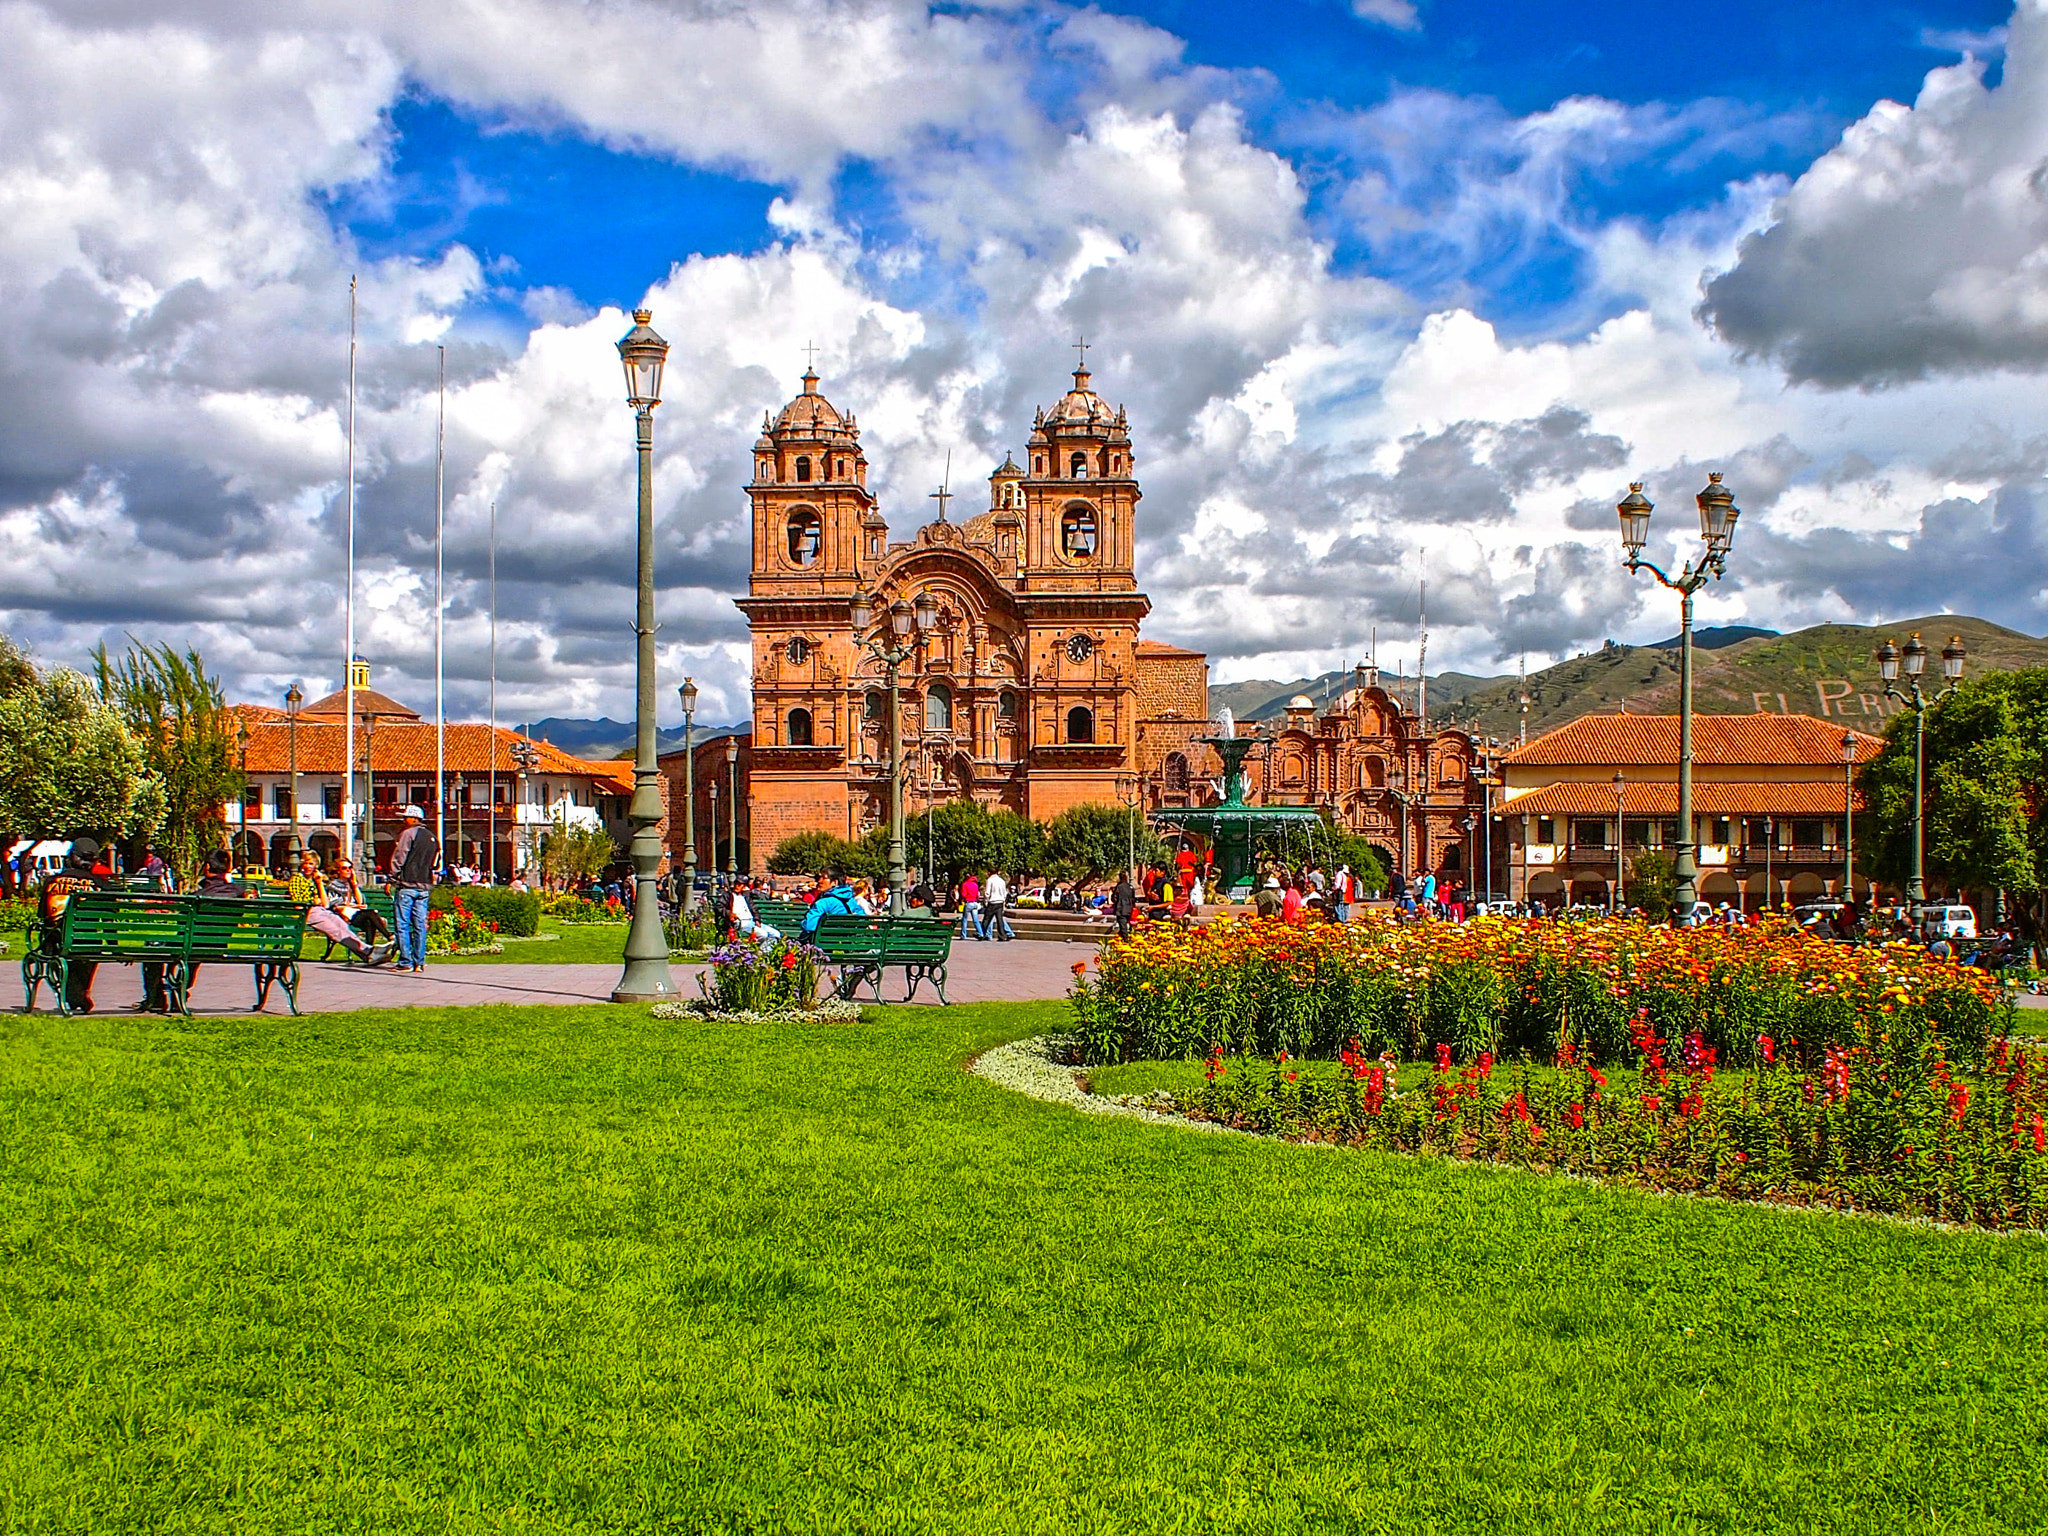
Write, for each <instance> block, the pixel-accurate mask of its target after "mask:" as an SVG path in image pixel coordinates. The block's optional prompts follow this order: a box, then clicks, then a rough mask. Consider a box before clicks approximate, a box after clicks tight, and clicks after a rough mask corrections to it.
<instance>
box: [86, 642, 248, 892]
mask: <svg viewBox="0 0 2048 1536" xmlns="http://www.w3.org/2000/svg"><path fill="white" fill-rule="evenodd" d="M93 666H94V671H95V674H96V676H97V678H98V682H99V695H100V700H101V702H102V703H104V704H106V705H108V706H110V707H111V708H113V709H116V710H118V711H119V712H120V715H121V718H122V719H123V720H124V721H125V722H126V723H127V726H128V729H129V731H130V732H132V733H133V734H134V736H135V737H136V738H137V739H138V740H139V741H140V742H141V743H142V748H143V753H144V761H145V763H146V765H147V767H148V771H149V774H150V777H151V778H152V779H154V780H155V781H156V783H157V784H158V785H159V786H160V789H161V793H162V797H163V815H162V820H161V823H160V825H159V827H158V829H157V832H156V837H157V841H158V843H159V844H160V845H161V846H162V847H163V849H164V852H165V854H166V855H167V856H168V858H169V859H170V862H171V864H172V867H173V868H175V869H176V870H177V871H178V873H179V875H180V877H181V878H183V879H185V880H187V881H189V880H191V879H193V878H194V877H195V875H196V872H197V869H198V866H199V860H200V857H201V855H202V854H204V853H206V852H209V851H211V850H212V849H214V848H218V847H221V846H222V845H223V844H224V843H225V842H226V841H227V824H226V819H225V816H224V814H223V809H222V808H223V807H224V806H225V805H226V803H227V802H228V800H230V799H233V798H238V797H239V796H240V795H241V794H242V791H243V786H244V783H245V778H244V775H243V773H242V770H241V765H240V764H239V762H238V761H237V751H236V741H235V736H236V721H235V716H234V713H233V711H231V710H230V709H229V708H228V706H227V699H226V697H225V696H224V695H223V694H222V692H221V687H220V680H219V679H218V678H213V677H209V676H207V675H206V666H205V663H203V662H202V661H201V660H200V659H199V653H198V652H197V651H193V650H188V651H186V652H185V653H184V654H183V655H182V656H181V655H179V654H178V652H177V651H175V650H173V649H172V648H171V647H170V646H169V645H165V646H162V647H160V648H152V647H150V646H146V645H142V644H140V643H138V642H137V641H136V640H135V639H134V637H133V636H130V637H129V642H128V654H127V655H125V656H123V657H122V658H121V659H120V660H119V661H115V660H112V659H111V658H110V657H109V656H108V655H107V648H106V646H105V644H101V645H100V646H99V648H98V649H97V650H95V651H94V652H93Z"/></svg>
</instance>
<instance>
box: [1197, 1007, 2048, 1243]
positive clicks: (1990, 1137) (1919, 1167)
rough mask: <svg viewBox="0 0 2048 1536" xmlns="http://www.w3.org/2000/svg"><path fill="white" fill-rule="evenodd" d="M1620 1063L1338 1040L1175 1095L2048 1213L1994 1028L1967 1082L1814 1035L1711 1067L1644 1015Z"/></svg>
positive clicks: (1237, 1115) (2027, 1070) (2025, 1063)
mask: <svg viewBox="0 0 2048 1536" xmlns="http://www.w3.org/2000/svg"><path fill="white" fill-rule="evenodd" d="M1634 1023H1635V1032H1636V1039H1635V1044H1636V1046H1637V1048H1638V1049H1637V1054H1636V1060H1635V1065H1634V1067H1633V1069H1624V1068H1622V1067H1620V1066H1615V1067H1614V1068H1613V1069H1612V1071H1611V1072H1609V1071H1605V1070H1602V1068H1600V1067H1599V1066H1597V1065H1596V1064H1594V1063H1593V1062H1592V1061H1590V1060H1589V1059H1587V1058H1586V1057H1585V1056H1584V1055H1582V1054H1580V1053H1578V1052H1576V1051H1571V1050H1567V1051H1565V1052H1563V1053H1561V1054H1560V1056H1559V1057H1558V1059H1557V1061H1556V1063H1555V1067H1556V1070H1554V1071H1550V1072H1544V1073H1540V1074H1539V1073H1535V1072H1532V1071H1531V1070H1530V1069H1529V1067H1528V1066H1526V1065H1523V1066H1521V1067H1519V1068H1516V1069H1514V1070H1512V1071H1509V1070H1504V1069H1501V1068H1498V1067H1497V1066H1496V1064H1495V1062H1494V1059H1493V1057H1492V1056H1491V1055H1490V1054H1487V1053H1482V1054H1481V1055H1480V1056H1479V1058H1478V1059H1477V1060H1475V1061H1472V1062H1469V1063H1467V1064H1465V1065H1464V1066H1463V1067H1458V1066H1456V1065H1455V1064H1454V1063H1453V1061H1452V1059H1451V1054H1452V1053H1451V1049H1450V1047H1449V1046H1443V1047H1440V1048H1439V1050H1438V1053H1437V1057H1436V1062H1435V1069H1434V1070H1433V1071H1432V1072H1431V1074H1430V1077H1429V1080H1428V1081H1427V1083H1425V1084H1424V1085H1423V1086H1422V1087H1419V1088H1413V1089H1410V1090H1409V1091H1408V1092H1406V1093H1402V1092H1398V1091H1396V1089H1395V1086H1394V1081H1395V1077H1394V1068H1395V1065H1396V1064H1395V1062H1394V1060H1393V1058H1392V1056H1391V1055H1388V1056H1385V1057H1381V1058H1377V1059H1375V1058H1373V1057H1369V1056H1366V1055H1364V1054H1362V1053H1360V1052H1357V1051H1353V1050H1350V1049H1348V1048H1347V1049H1346V1050H1345V1051H1344V1053H1343V1055H1342V1058H1341V1059H1342V1062H1343V1066H1344V1069H1345V1070H1343V1071H1341V1072H1339V1073H1338V1074H1337V1075H1335V1076H1328V1075H1318V1074H1308V1073H1303V1072H1301V1071H1300V1070H1298V1067H1297V1065H1296V1064H1294V1063H1292V1062H1291V1061H1290V1059H1289V1058H1288V1057H1287V1055H1286V1054H1285V1053H1284V1052H1283V1053H1281V1055H1279V1056H1278V1057H1276V1058H1275V1060H1274V1062H1273V1064H1272V1065H1271V1066H1265V1065H1263V1064H1258V1065H1240V1066H1239V1067H1238V1068H1237V1070H1235V1071H1232V1070H1230V1069H1228V1068H1226V1067H1225V1066H1224V1065H1223V1064H1222V1062H1221V1061H1220V1059H1218V1058H1215V1057H1212V1058H1211V1059H1210V1068H1209V1073H1208V1079H1209V1080H1208V1082H1207V1083H1206V1084H1205V1085H1204V1086H1203V1087H1201V1088H1198V1089H1196V1090H1194V1091H1193V1092H1191V1093H1183V1094H1178V1095H1174V1096H1173V1097H1172V1106H1171V1107H1172V1108H1173V1109H1174V1110H1176V1111H1178V1112H1179V1113H1181V1114H1185V1115H1189V1116H1192V1117H1195V1118H1197V1119H1203V1120H1213V1121H1216V1122H1217V1123H1219V1124H1223V1125H1229V1126H1233V1127H1236V1128H1239V1129H1243V1130H1255V1131H1265V1132H1270V1133H1274V1134H1278V1135H1281V1136H1286V1137H1290V1138H1294V1139H1299V1140H1310V1141H1331V1142H1339V1143H1344V1144H1350V1145H1357V1146H1367V1147H1381V1148H1385V1149H1387V1150H1389V1151H1397V1152H1426V1153H1438V1154H1444V1155H1449V1156H1455V1157H1464V1158H1472V1159H1476V1160H1481V1161H1489V1162H1509V1163H1519V1164H1523V1165H1525V1166H1528V1167H1532V1168H1539V1169H1553V1170H1557V1171H1562V1172H1570V1173H1577V1174H1584V1175H1588V1176H1592V1177H1597V1178H1602V1179H1609V1180H1614V1181H1618V1182H1622V1183H1631V1184H1641V1185H1646V1186H1648V1187H1650V1188H1654V1189H1663V1190H1673V1191H1684V1192H1697V1193H1706V1194H1718V1195H1725V1196H1729V1197H1732V1198H1736V1199H1753V1200H1776V1201H1785V1202H1788V1203H1798V1204H1817V1205H1830V1206H1840V1207H1845V1208H1853V1209H1859V1210H1876V1211H1891V1212H1896V1213H1899V1214H1902V1215H1912V1216H1926V1217H1932V1218H1935V1219H1939V1220H1944V1221H1958V1222H1974V1223H1977V1224H1980V1225H1984V1226H1992V1227H2031V1228H2038V1227H2041V1226H2043V1225H2048V1134H2044V1128H2043V1115H2044V1111H2048V1052H2032V1053H2030V1052H2028V1051H2025V1050H2022V1049H2018V1048H2015V1047H2013V1046H2011V1045H2009V1044H2007V1043H2006V1042H2004V1041H1999V1042H1997V1043H1996V1044H1994V1046H1993V1047H1992V1050H1991V1054H1990V1057H1989V1058H1988V1060H1987V1061H1986V1062H1985V1071H1984V1073H1983V1074H1981V1075H1980V1076H1977V1077H1975V1078H1971V1077H1966V1076H1965V1075H1963V1074H1959V1073H1957V1072H1956V1071H1955V1070H1954V1069H1953V1068H1951V1067H1950V1065H1949V1063H1948V1061H1947V1060H1946V1058H1945V1057H1944V1056H1943V1054H1942V1052H1941V1050H1940V1047H1939V1045H1938V1044H1937V1043H1936V1042H1934V1041H1931V1040H1922V1041H1920V1042H1918V1043H1917V1044H1910V1045H1909V1044H1905V1043H1903V1042H1900V1041H1896V1040H1893V1039H1891V1038H1890V1037H1889V1036H1886V1037H1883V1040H1882V1044H1881V1045H1880V1046H1879V1047H1878V1048H1875V1049H1873V1048H1867V1047H1863V1046H1840V1045H1831V1046H1829V1047H1827V1049H1826V1050H1825V1052H1824V1053H1823V1054H1822V1056H1821V1058H1820V1060H1819V1061H1818V1063H1816V1064H1813V1065H1810V1066H1809V1065H1802V1064H1799V1063H1795V1062H1790V1061H1786V1060H1784V1059H1782V1058H1780V1056H1779V1055H1778V1052H1777V1050H1776V1042H1775V1041H1773V1040H1771V1039H1770V1038H1769V1037H1768V1036H1767V1037H1765V1038H1764V1039H1763V1040H1762V1041H1760V1042H1759V1047H1758V1051H1759V1057H1760V1065H1759V1066H1758V1067H1756V1068H1755V1069H1754V1070H1751V1071H1747V1072H1739V1073H1734V1074H1725V1075H1724V1074H1721V1073H1720V1070H1719V1069H1720V1061H1719V1052H1717V1051H1716V1050H1715V1048H1714V1047H1713V1046H1711V1045H1708V1044H1706V1042H1705V1041H1703V1040H1702V1039H1701V1038H1700V1037H1699V1036H1698V1035H1696V1034H1695V1035H1689V1036H1687V1037H1686V1038H1685V1040H1684V1041H1683V1042H1681V1044H1680V1046H1679V1048H1678V1050H1677V1052H1676V1053H1674V1054H1667V1053H1666V1051H1665V1049H1664V1043H1663V1041H1661V1040H1660V1039H1659V1038H1658V1037H1657V1034H1656V1031H1655V1029H1654V1027H1653V1026H1652V1025H1651V1024H1650V1022H1649V1019H1648V1017H1647V1015H1646V1014H1639V1015H1638V1016H1637V1018H1636V1020H1635V1021H1634Z"/></svg>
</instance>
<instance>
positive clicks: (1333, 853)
mask: <svg viewBox="0 0 2048 1536" xmlns="http://www.w3.org/2000/svg"><path fill="white" fill-rule="evenodd" d="M1252 851H1253V853H1254V855H1255V856H1256V858H1257V860H1258V862H1259V863H1261V864H1262V865H1263V864H1267V863H1275V864H1285V865H1287V866H1289V867H1290V868H1295V869H1300V868H1304V867H1306V866H1307V865H1309V864H1311V863H1315V864H1320V865H1322V866H1323V868H1324V869H1325V870H1326V871H1328V872H1330V873H1335V872H1336V870H1337V869H1338V868H1339V867H1340V866H1342V867H1348V868H1349V869H1350V871H1351V872H1352V873H1353V874H1354V875H1356V876H1358V883H1359V885H1360V886H1361V887H1363V888H1364V889H1365V890H1366V891H1368V892H1371V893H1373V894H1377V893H1379V892H1381V891H1384V890H1385V889H1386V888H1387V866H1386V864H1385V863H1384V862H1383V861H1382V860H1381V858H1380V855H1379V850H1378V849H1376V848H1374V847H1373V845H1372V843H1371V842H1370V841H1369V840H1368V839H1366V838H1363V837H1359V836H1357V835H1355V834H1354V833H1352V832H1350V831H1348V830H1347V829H1345V828H1343V827H1340V826H1337V825H1336V824H1334V823H1332V822H1329V821H1321V822H1316V823H1313V824H1303V823H1294V822H1290V823H1288V824H1286V825H1285V826H1282V827H1275V828H1271V829H1269V830H1267V831H1264V832H1261V833H1260V834H1259V835H1258V841H1257V844H1256V845H1255V847H1254V848H1253V850H1252Z"/></svg>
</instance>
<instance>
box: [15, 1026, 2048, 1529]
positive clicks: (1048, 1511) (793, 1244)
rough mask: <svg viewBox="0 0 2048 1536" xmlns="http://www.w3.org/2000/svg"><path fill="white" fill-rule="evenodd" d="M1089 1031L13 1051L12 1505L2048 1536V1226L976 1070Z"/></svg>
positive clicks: (216, 1515)
mask: <svg viewBox="0 0 2048 1536" xmlns="http://www.w3.org/2000/svg"><path fill="white" fill-rule="evenodd" d="M1063 1016H1064V1005H1062V1004H1059V1003H1049V1004H1037V1005H1030V1006H983V1007H956V1008H953V1009H950V1010H945V1011H940V1010H937V1009H894V1010H889V1011H886V1012H884V1013H881V1014H880V1015H878V1016H877V1017H876V1019H875V1020H874V1021H873V1022H870V1023H868V1024H865V1025H861V1026H857V1027H851V1028H841V1029H823V1028H818V1029H799V1028H773V1029H754V1030H738V1029H720V1028H707V1027H704V1026H701V1025H696V1024H682V1023H659V1022H655V1021H652V1020H650V1019H649V1018H648V1017H647V1014H646V1011H645V1010H644V1009H611V1008H601V1007H590V1008H562V1009H482V1010H470V1011H456V1010H449V1011H435V1010H424V1009H423V1010H407V1011H400V1012H390V1013H376V1014H360V1015H348V1016H326V1017H317V1016H316V1017H308V1018H303V1019H292V1018H290V1017H288V1016H275V1015H257V1016H241V1017H236V1018H233V1019H212V1018H202V1019H193V1020H178V1019H174V1020H168V1021H166V1020H140V1019H135V1018H130V1017H111V1016H105V1015H94V1016H92V1017H89V1018H84V1019H74V1020H62V1019H59V1018H57V1017H56V1016H54V1015H40V1016H34V1017H22V1016H14V1015H10V1016H6V1017H4V1018H0V1032H4V1048H0V1167H4V1169H5V1170H6V1176H5V1178H4V1179H0V1243H4V1260H0V1526H4V1527H5V1528H6V1529H8V1530H24V1531H65V1532H71V1531H86V1530H90V1531H138V1532H140V1531H148V1532H159V1531H189V1530H217V1531H233V1532H236V1533H242V1532H258V1531H280V1532H283V1531H290V1532H324V1531H340V1530H349V1531H391V1530H420V1531H429V1530H431V1531H436V1532H439V1531H463V1532H467V1531H492V1532H498V1531H528V1530H576V1531H600V1530H602V1531H649V1530H661V1531H678V1532H681V1531H734V1532H737V1531H782V1530H790V1531H872V1532H897V1531H918V1530H944V1531H962V1532H975V1533H982V1532H1006V1531H1022V1530H1033V1531H1059V1532H1070V1531H1086V1532H1091V1533H1092V1532H1098V1531H1134V1532H1135V1531H1145V1532H1150V1531H1202V1532H1223V1531H1280V1530H1317V1529H1325V1528H1327V1529H1331V1530H1343V1531H1349V1530H1390V1531H1391V1530H1398V1531H1403V1532H1406V1531H1428V1530H1450V1529H1472V1530H1476V1529H1489V1530H1493V1529H1498V1530H1518V1531H1519V1530H1526V1531H1548V1530H1556V1529H1583V1530H1644V1531H1687V1530H1702V1531H1737V1530H1743V1531H1750V1530H1753V1531H1788V1530H1797V1531H1802V1532H1805V1531H1825V1530H1841V1531H1868V1532H1887V1533H1889V1532H1895V1531H1906V1530H1934V1529H1940V1530H1957V1531H1960V1530H1991V1529H2004V1530H2014V1531H2020V1530H2039V1529H2041V1528H2043V1527H2044V1525H2048V1453H2044V1450H2043V1447H2044V1445H2048V1395H2044V1388H2048V1356H2044V1353H2043V1351H2042V1350H2041V1349H2040V1347H2039V1338H2040V1309H2041V1306H2042V1298H2043V1297H2044V1295H2048V1247H2044V1245H2043V1243H2042V1242H2041V1240H2039V1239H2038V1238H2021V1239H2014V1238H2000V1237H1993V1236H1988V1235H1979V1234H1967V1233H1965V1234H1958V1233H1944V1232H1938V1231H1931V1230H1925V1229H1919V1228H1913V1227H1908V1226H1905V1225H1901V1224H1897V1223H1891V1222H1883V1221H1873V1220H1859V1219H1856V1218H1849V1217H1840V1216H1834V1215H1827V1214H1807V1213H1797V1212H1781V1211H1774V1210H1770V1209H1765V1208H1760V1207H1754V1206H1740V1205H1723V1204H1715V1203H1712V1202H1705V1201H1687V1200H1673V1199H1660V1198H1654V1197H1647V1196H1642V1195H1637V1194H1633V1193H1629V1192H1627V1191H1619V1190H1607V1189H1602V1188H1598V1187H1595V1186H1591V1185H1586V1184H1579V1183H1574V1182H1570V1181H1567V1180H1562V1179H1545V1178H1541V1177H1538V1176H1534V1175H1528V1174H1523V1173H1520V1172H1512V1171H1502V1170H1494V1169H1481V1168H1465V1167H1458V1166H1453V1165H1448V1164H1445V1163H1441V1162H1435V1161H1420V1160H1403V1159H1399V1158H1393V1157H1386V1156H1381V1155H1378V1154H1371V1153H1359V1152H1336V1151H1330V1150H1327V1149H1315V1148H1306V1147H1295V1146H1287V1145H1282V1144H1278V1143H1273V1142H1267V1141H1260V1140H1255V1139H1251V1138H1244V1137H1230V1136H1214V1135H1198V1134H1192V1133H1188V1132H1184V1131H1179V1130H1175V1129H1171V1128H1168V1127H1164V1126H1149V1125H1144V1124H1141V1123H1137V1122H1133V1121H1130V1120H1125V1119H1096V1118H1089V1117H1082V1116H1079V1115H1076V1114H1073V1113H1071V1112H1069V1111H1066V1110H1063V1109H1058V1108H1054V1107H1051V1106H1047V1105H1042V1104H1038V1103H1034V1102H1032V1101H1029V1100H1026V1099H1023V1098H1020V1097H1017V1096H1014V1095H1011V1094H1008V1093H1006V1092H1004V1091H1002V1090H1000V1089H998V1088H995V1087H993V1086H991V1085H989V1084H987V1083H984V1082H982V1081H980V1080H979V1079H976V1078H973V1077H970V1076H968V1075H966V1074H964V1073H963V1072H962V1071H961V1070H960V1068H959V1063H960V1062H961V1060H962V1059H963V1058H964V1057H965V1056H966V1055H967V1054H968V1053H969V1052H970V1051H972V1050H974V1049H976V1048H978V1047H980V1046H983V1045H986V1044H988V1043H990V1042H993V1041H996V1040H1000V1039H1003V1038H1007V1037H1011V1036H1015V1035H1018V1034H1023V1033H1033V1032H1037V1031H1039V1030H1041V1029H1044V1028H1047V1027H1053V1026H1056V1025H1057V1024H1058V1023H1059V1022H1060V1021H1061V1020H1062V1018H1063Z"/></svg>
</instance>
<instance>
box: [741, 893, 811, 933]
mask: <svg viewBox="0 0 2048 1536" xmlns="http://www.w3.org/2000/svg"><path fill="white" fill-rule="evenodd" d="M747 901H748V903H749V904H750V905H751V906H752V907H753V909H754V921H755V922H757V923H766V924H767V925H768V926H769V927H770V928H773V929H774V930H775V931H776V932H777V933H779V934H781V935H782V936H783V937H784V938H795V937H796V932H797V930H798V929H799V928H801V927H803V925H804V913H805V912H806V911H808V910H809V909H808V908H807V907H805V906H804V905H803V903H801V902H796V901H777V900H775V899H774V898H773V897H769V896H749V897H748V898H747Z"/></svg>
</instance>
